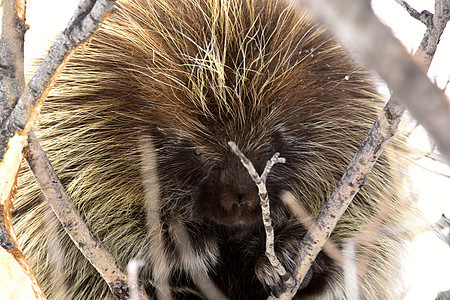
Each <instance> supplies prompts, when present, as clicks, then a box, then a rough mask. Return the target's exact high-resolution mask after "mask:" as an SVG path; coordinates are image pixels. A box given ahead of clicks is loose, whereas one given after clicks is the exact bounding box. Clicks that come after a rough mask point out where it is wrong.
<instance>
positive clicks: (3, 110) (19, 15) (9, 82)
mask: <svg viewBox="0 0 450 300" xmlns="http://www.w3.org/2000/svg"><path fill="white" fill-rule="evenodd" d="M25 7H26V2H25V1H14V0H5V1H3V3H2V5H1V9H2V13H1V16H2V24H1V40H0V78H1V81H0V124H3V122H4V121H5V120H6V119H7V118H8V116H9V114H10V112H11V111H12V109H13V107H14V105H15V103H16V102H17V99H18V98H19V97H20V93H21V92H22V90H23V87H24V85H25V79H24V57H23V55H24V53H23V44H24V34H25V31H26V29H27V26H26V25H25ZM2 135H3V131H0V137H1V136H2ZM0 145H1V146H0V207H1V211H0V240H1V246H2V247H3V248H4V249H5V250H7V251H8V252H9V253H10V254H12V255H13V256H14V259H15V260H16V261H17V263H18V264H19V265H20V267H21V268H22V272H23V273H24V275H25V276H28V277H29V279H30V282H31V285H30V287H31V289H32V290H33V292H34V294H35V297H36V299H45V296H44V293H43V292H42V290H41V287H40V285H39V282H38V281H37V279H36V277H35V276H34V273H33V271H32V270H31V267H30V266H29V265H28V263H27V261H26V259H25V256H24V255H23V253H22V251H21V250H20V248H19V245H18V243H17V238H16V235H15V233H14V228H13V226H12V216H11V209H12V207H13V204H12V201H11V197H12V196H13V194H14V191H15V188H16V187H15V185H16V178H17V174H18V170H19V167H20V163H21V162H22V159H23V154H22V149H23V146H24V145H25V138H19V139H17V140H15V141H10V142H9V143H8V141H7V139H5V143H3V142H2V143H0ZM6 150H8V151H9V153H8V155H5V153H6ZM3 158H8V160H6V159H5V160H3ZM9 267H13V266H12V265H10V266H9Z"/></svg>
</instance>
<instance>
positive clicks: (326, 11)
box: [282, 0, 450, 298]
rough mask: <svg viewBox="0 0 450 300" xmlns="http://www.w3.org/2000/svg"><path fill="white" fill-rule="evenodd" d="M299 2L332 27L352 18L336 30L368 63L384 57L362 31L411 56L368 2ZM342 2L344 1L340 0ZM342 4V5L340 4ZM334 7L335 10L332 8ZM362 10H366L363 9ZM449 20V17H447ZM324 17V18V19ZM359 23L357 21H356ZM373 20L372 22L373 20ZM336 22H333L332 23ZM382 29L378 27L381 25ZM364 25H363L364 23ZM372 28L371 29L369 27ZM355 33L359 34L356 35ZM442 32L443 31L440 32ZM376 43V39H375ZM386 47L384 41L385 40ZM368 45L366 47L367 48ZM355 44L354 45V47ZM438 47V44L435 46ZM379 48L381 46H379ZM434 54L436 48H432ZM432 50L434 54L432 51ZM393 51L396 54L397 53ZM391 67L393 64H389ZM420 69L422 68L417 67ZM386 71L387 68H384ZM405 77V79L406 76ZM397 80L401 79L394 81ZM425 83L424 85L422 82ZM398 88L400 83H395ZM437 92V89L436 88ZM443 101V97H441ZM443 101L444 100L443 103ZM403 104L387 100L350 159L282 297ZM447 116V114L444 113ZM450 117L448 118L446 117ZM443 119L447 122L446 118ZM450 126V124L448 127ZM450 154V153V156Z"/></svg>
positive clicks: (378, 148)
mask: <svg viewBox="0 0 450 300" xmlns="http://www.w3.org/2000/svg"><path fill="white" fill-rule="evenodd" d="M298 2H300V3H305V4H307V5H309V6H310V7H311V8H312V10H313V11H315V12H316V13H317V15H318V16H319V17H321V18H322V19H326V18H327V17H330V18H331V20H332V21H331V20H327V21H328V24H329V25H330V27H334V26H335V24H334V22H336V23H345V22H347V20H346V19H351V22H353V23H351V22H350V21H348V23H351V24H350V25H349V24H339V26H337V27H338V29H336V34H337V35H338V37H340V38H341V39H342V40H343V41H344V42H346V43H348V44H349V47H354V48H355V50H357V51H358V53H360V55H361V56H362V59H363V60H364V61H366V60H368V61H369V62H367V64H368V65H371V64H374V62H373V61H376V60H378V59H381V58H379V57H376V55H377V54H376V53H373V51H372V49H367V47H369V48H370V47H371V48H375V47H374V42H373V41H371V40H367V38H364V37H362V40H363V44H365V45H364V46H362V47H359V46H356V44H357V43H359V42H360V41H359V39H358V37H359V35H360V34H361V35H365V36H366V37H367V36H370V37H372V34H368V32H369V33H372V32H374V33H373V35H374V37H375V39H376V38H377V37H378V38H379V37H383V36H384V35H386V34H387V35H388V36H389V41H390V42H391V43H392V44H393V45H390V46H388V48H389V49H393V50H391V51H392V53H391V52H390V53H385V54H384V56H383V58H388V57H389V58H390V55H394V54H393V53H395V55H398V56H399V57H400V58H399V59H402V57H408V55H407V53H406V52H404V51H403V50H402V49H400V50H399V49H398V48H401V46H399V45H397V44H398V42H397V41H396V40H395V39H393V38H392V36H391V35H390V34H389V32H388V31H387V30H384V27H382V25H381V23H379V22H378V20H376V18H375V17H374V16H373V14H372V13H371V12H369V13H368V12H367V10H369V11H370V7H368V6H365V5H364V4H362V3H358V4H352V3H345V4H343V3H340V4H338V5H337V6H338V7H335V8H334V5H335V3H333V4H331V3H329V2H327V3H322V4H319V2H320V1H317V2H316V1H298ZM337 2H339V1H337ZM341 2H345V0H344V1H341ZM352 5H355V6H358V7H359V10H357V9H356V8H352ZM321 6H323V11H321V9H320V7H321ZM339 6H341V7H339ZM343 7H345V8H349V9H350V11H351V13H350V17H346V15H344V14H348V13H349V12H348V11H345V10H344V9H342V8H343ZM331 10H333V11H331ZM334 10H337V11H338V12H336V13H335V12H334ZM361 10H363V11H361ZM366 18H369V19H370V22H369V23H370V24H366V20H365V19H366ZM447 20H448V19H447ZM324 21H325V20H324ZM356 23H358V24H356ZM360 23H363V24H364V25H365V26H366V27H365V29H364V30H363V32H364V33H362V32H360V31H358V29H355V27H358V28H359V27H361V26H360ZM372 23H373V24H372ZM331 24H333V26H331ZM377 26H378V27H380V28H381V29H379V28H378V27H377ZM362 27H364V26H362ZM368 28H369V29H371V30H372V31H369V29H368ZM348 30H350V32H351V34H350V36H351V38H352V39H354V40H355V41H358V42H357V43H354V42H352V41H349V40H350V36H347V34H348V32H347V31H348ZM379 31H381V33H380V32H379ZM355 36H356V37H355ZM439 36H440V35H439ZM369 44H370V46H369ZM375 44H376V41H375ZM383 46H384V47H385V44H383ZM436 46H437V43H436V44H435V45H434V47H436ZM365 47H366V48H365ZM354 48H352V49H354ZM434 49H435V48H434ZM376 50H378V49H376ZM433 54H434V51H433ZM433 54H431V57H432V55H433ZM395 55H394V56H395ZM418 55H419V57H420V56H421V54H418ZM403 61H405V64H407V65H408V66H409V67H410V68H412V69H414V70H413V73H414V74H416V75H415V76H419V77H421V79H419V81H423V80H424V81H426V83H425V86H427V85H428V88H430V87H429V86H430V82H429V80H428V78H425V79H424V78H423V77H422V76H421V72H420V69H419V67H417V66H416V65H415V64H414V63H413V62H411V61H408V59H403ZM423 67H424V68H425V69H428V67H429V64H428V65H427V64H425V63H424V66H423ZM388 69H389V70H391V68H388ZM417 69H419V70H417ZM382 71H384V72H386V71H385V70H382ZM404 80H405V79H404ZM395 84H398V83H395ZM405 84H406V89H409V87H410V86H411V85H413V84H414V83H411V82H406V83H405ZM422 87H423V85H422ZM396 88H397V87H396ZM431 89H432V90H433V91H434V90H436V88H435V87H433V86H432V87H431ZM403 90H404V88H403ZM403 90H402V88H401V87H398V90H397V92H399V94H400V95H405V91H403ZM435 92H436V91H435ZM435 94H437V98H442V97H441V95H440V94H438V93H435ZM421 96H422V97H423V98H420V100H422V99H425V98H426V97H424V96H425V95H423V94H421ZM438 101H440V100H438ZM441 104H442V103H441ZM444 107H446V108H448V105H446V104H445V103H444ZM403 111H404V108H403V106H402V105H399V104H398V103H397V101H396V99H395V98H391V100H390V101H389V102H388V103H387V105H386V107H385V109H384V110H383V114H382V115H381V116H380V118H379V119H378V120H377V121H376V122H375V124H374V126H373V127H372V129H371V130H370V132H369V135H368V136H367V138H366V139H365V140H364V142H363V143H362V145H361V147H360V149H359V150H358V152H357V153H356V155H355V157H354V158H353V160H352V162H351V163H350V165H349V167H348V168H347V170H346V171H345V173H344V175H343V176H342V178H341V180H340V181H339V183H338V186H337V187H336V189H335V190H334V191H333V193H332V195H331V196H330V198H329V199H328V201H327V202H326V203H325V204H324V205H323V207H322V209H321V211H320V213H319V215H318V217H317V219H316V222H315V224H314V225H313V226H312V227H311V228H310V229H309V230H308V232H307V234H306V235H305V238H304V240H303V244H304V245H303V248H302V249H303V253H301V257H300V259H299V265H298V273H297V286H296V288H295V290H293V291H288V292H287V293H285V294H284V295H282V298H283V297H286V298H290V297H292V296H293V295H295V293H296V290H297V288H298V286H299V284H300V283H301V282H302V280H303V278H304V277H305V276H306V274H307V271H308V270H309V268H310V265H311V263H312V262H313V261H314V260H315V258H316V256H317V254H318V253H319V252H320V250H321V248H322V246H323V245H324V243H325V241H326V240H327V239H328V237H329V236H330V234H331V232H332V231H333V229H334V227H335V225H336V223H337V221H338V220H339V219H340V217H341V216H342V214H343V213H344V212H345V210H346V209H347V207H348V205H349V204H350V202H351V201H352V199H353V197H354V196H355V195H356V193H357V192H358V191H359V188H360V187H361V186H362V185H363V184H364V181H365V177H366V175H367V174H368V172H369V171H370V170H371V168H372V166H373V165H374V164H375V162H376V160H377V159H378V157H379V155H380V154H381V152H382V151H383V149H384V147H385V146H386V145H387V143H388V142H389V141H390V139H391V138H392V136H393V135H394V134H395V132H396V130H397V127H398V124H399V123H400V120H401V116H402V114H403ZM449 116H450V111H449ZM444 117H446V116H444ZM448 120H450V118H449V119H447V121H448ZM444 122H446V121H445V120H444ZM449 128H450V127H449ZM449 150H450V149H449ZM449 157H450V156H449ZM449 161H450V159H449Z"/></svg>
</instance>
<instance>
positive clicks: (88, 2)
mask: <svg viewBox="0 0 450 300" xmlns="http://www.w3.org/2000/svg"><path fill="white" fill-rule="evenodd" d="M17 3H22V4H23V5H24V1H5V3H3V4H4V5H3V6H2V7H8V9H12V7H14V5H16V8H17ZM114 3H115V1H114V0H98V1H95V0H85V1H82V2H81V3H80V4H79V6H78V9H77V11H76V12H75V14H74V17H72V20H71V21H70V22H69V25H68V26H67V28H66V29H65V30H64V32H63V33H62V34H61V35H60V37H59V38H58V39H57V41H56V42H55V44H54V45H53V46H52V47H51V49H50V51H49V53H48V55H47V56H46V57H45V58H44V60H43V62H42V63H41V65H40V66H39V68H38V70H37V72H36V74H35V75H34V76H33V78H32V79H31V81H30V82H29V83H28V85H27V86H26V87H25V88H24V87H23V82H21V80H22V79H23V53H22V52H21V51H19V52H18V51H14V50H17V48H14V47H19V48H20V50H21V49H22V48H21V45H22V44H21V43H20V41H19V42H17V41H16V42H14V39H13V38H16V37H15V36H14V34H12V35H10V36H9V37H10V38H11V40H12V41H13V42H10V41H9V40H8V39H6V38H3V37H2V43H1V47H2V51H4V48H5V47H7V46H8V47H10V49H7V50H5V51H4V52H5V53H8V51H9V54H11V53H15V54H14V55H11V58H9V60H8V61H6V63H5V64H2V70H3V71H4V70H6V71H8V70H9V71H10V74H9V77H11V78H13V79H14V78H15V79H16V82H13V81H11V82H9V81H5V82H2V84H4V85H3V89H1V90H7V91H10V90H12V91H13V92H14V93H11V94H6V96H5V97H3V96H4V95H2V99H1V101H0V105H2V107H1V109H0V111H1V112H2V114H1V131H0V157H1V159H2V161H1V164H0V175H2V176H0V177H1V182H0V188H1V193H2V194H1V195H2V197H1V198H2V205H3V215H4V216H6V218H3V219H4V220H7V222H8V223H5V225H7V228H8V230H9V231H8V233H9V236H11V237H13V238H14V237H15V236H14V232H13V229H12V225H11V212H10V209H11V207H12V205H11V204H10V197H11V194H12V190H13V187H14V184H15V181H16V177H17V174H18V170H19V166H20V163H21V161H22V158H23V154H22V149H23V147H24V146H25V144H26V137H27V135H28V133H29V132H30V129H31V127H32V126H33V124H34V121H35V120H36V118H37V116H38V114H39V112H40V110H41V107H42V105H43V102H44V100H45V98H46V96H47V94H48V92H49V90H50V89H51V87H52V85H53V84H54V83H55V81H56V78H57V76H58V75H59V72H60V71H61V70H62V68H63V67H64V65H65V63H66V62H67V61H68V59H69V58H70V56H71V54H72V53H73V52H74V50H75V49H76V47H77V46H78V45H79V44H80V43H83V42H85V41H86V40H87V39H88V38H89V37H90V36H91V35H92V33H93V32H94V31H95V30H97V28H98V27H99V25H100V24H101V22H102V20H103V18H104V17H105V16H106V15H107V14H108V13H109V12H110V11H111V9H112V7H113V5H114ZM14 13H15V14H18V15H21V16H23V17H24V8H23V9H22V10H21V12H14ZM2 20H3V22H8V24H7V26H3V27H2V35H3V34H5V35H6V34H7V33H8V32H13V31H14V30H15V29H14V30H13V29H11V27H12V28H23V31H24V30H25V28H26V27H25V25H24V24H23V20H22V23H20V22H19V23H18V22H17V17H16V18H14V17H8V14H4V18H2ZM17 24H22V27H17ZM8 26H9V27H8ZM5 28H6V30H5ZM10 29H11V30H10ZM13 33H14V32H13ZM21 34H22V35H23V32H22V33H21ZM22 39H23V37H22ZM16 40H17V38H16ZM22 43H23V41H22ZM5 45H6V46H5ZM11 45H14V46H11ZM11 47H12V48H11ZM11 49H12V50H11ZM18 53H21V54H20V55H22V58H21V59H22V61H21V62H20V61H19V62H17V61H18V60H19V59H18V56H20V55H18ZM2 54H3V52H2ZM2 57H3V55H2ZM19 58H20V57H19ZM2 62H4V61H2ZM8 84H9V85H8ZM5 85H6V86H5ZM12 87H14V89H12ZM22 90H23V91H22ZM21 92H22V95H21V96H20V98H19V99H17V98H18V96H19V94H20V93H21ZM3 175H4V176H3ZM51 193H53V194H54V195H55V193H56V190H55V191H52V192H51ZM6 204H9V205H6ZM74 224H75V223H73V224H70V226H72V225H74ZM66 225H69V224H66ZM71 229H73V226H72V228H71ZM89 237H90V235H86V238H89ZM76 244H77V245H80V244H81V242H80V241H78V242H77V243H76ZM90 244H91V245H92V244H93V245H95V246H97V245H96V242H95V241H94V240H90ZM97 247H98V246H97ZM91 250H92V249H91ZM22 256H23V255H22ZM114 264H115V262H114V261H113V265H114ZM108 267H109V266H108ZM30 273H31V270H30ZM102 275H103V276H104V275H105V274H102ZM125 286H126V285H122V287H125ZM114 289H115V290H113V293H114V294H115V295H123V297H122V296H121V297H122V298H125V293H124V292H123V291H121V287H120V286H119V285H118V284H115V285H114ZM40 293H42V292H40ZM42 297H44V296H43V295H42Z"/></svg>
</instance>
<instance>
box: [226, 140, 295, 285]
mask: <svg viewBox="0 0 450 300" xmlns="http://www.w3.org/2000/svg"><path fill="white" fill-rule="evenodd" d="M228 145H229V146H230V147H231V149H232V150H233V152H234V153H235V154H236V155H237V156H238V157H239V159H240V160H241V163H242V165H243V166H244V167H245V168H246V169H247V171H248V173H249V174H250V177H251V178H252V180H253V181H254V182H255V184H256V186H257V187H258V195H259V199H260V204H261V210H262V219H263V223H264V229H265V231H266V256H267V258H268V259H269V261H270V264H271V265H272V266H273V267H274V269H275V270H276V272H277V273H278V275H280V277H281V278H282V279H283V282H284V284H285V286H286V288H288V289H289V288H290V287H293V286H294V285H295V282H294V278H292V277H291V276H290V275H289V274H288V273H287V272H286V269H285V268H284V266H283V265H282V264H281V262H280V261H279V260H278V258H277V256H276V254H275V249H274V240H275V234H274V231H273V226H272V219H271V217H270V204H269V194H268V192H267V187H266V180H267V176H268V175H269V172H270V170H271V169H272V167H273V166H274V165H275V164H277V163H285V162H286V159H285V158H283V157H279V156H280V153H278V152H277V153H275V154H274V155H273V156H272V158H271V159H270V160H269V161H268V162H267V164H266V167H265V169H264V171H263V173H262V174H261V176H260V175H259V174H258V172H256V169H255V167H254V166H253V164H252V162H251V161H250V160H249V159H248V158H247V157H246V156H245V155H244V154H243V153H242V152H241V150H239V148H238V146H237V145H236V144H235V143H234V142H232V141H230V142H228Z"/></svg>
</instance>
